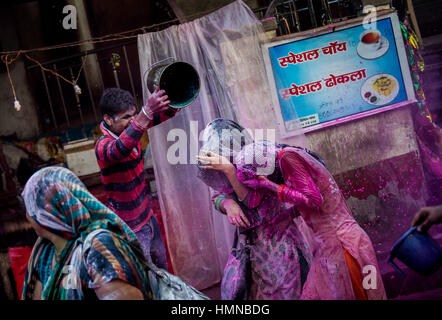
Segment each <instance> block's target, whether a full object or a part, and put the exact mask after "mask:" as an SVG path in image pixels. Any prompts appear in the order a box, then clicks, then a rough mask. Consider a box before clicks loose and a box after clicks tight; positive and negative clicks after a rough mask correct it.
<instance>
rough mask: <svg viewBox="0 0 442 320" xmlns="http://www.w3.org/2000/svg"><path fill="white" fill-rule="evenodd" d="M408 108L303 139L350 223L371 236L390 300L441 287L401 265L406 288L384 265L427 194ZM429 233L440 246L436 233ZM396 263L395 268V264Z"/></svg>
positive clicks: (439, 281)
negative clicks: (340, 197) (321, 162)
mask: <svg viewBox="0 0 442 320" xmlns="http://www.w3.org/2000/svg"><path fill="white" fill-rule="evenodd" d="M412 108H416V106H415V105H409V106H405V107H401V108H398V109H394V110H391V111H387V112H382V113H379V114H376V115H373V116H370V117H366V118H362V119H359V120H356V121H352V122H348V123H344V124H342V125H337V126H332V127H329V128H326V129H323V130H320V131H313V132H310V133H307V134H306V137H307V144H308V147H309V148H311V149H312V150H315V151H317V152H318V153H319V154H320V155H321V156H322V157H323V158H324V159H325V160H326V162H327V165H328V168H329V170H330V172H331V173H332V174H333V176H334V177H335V180H336V182H337V183H338V185H339V187H340V188H341V190H342V192H343V194H344V197H345V198H346V200H347V204H348V205H349V207H350V208H351V210H352V212H353V215H354V218H355V219H356V221H357V222H358V223H359V224H360V225H361V227H362V228H363V229H364V230H365V231H366V232H367V234H368V235H369V236H370V238H371V240H372V242H373V246H374V249H375V251H376V255H377V258H378V261H379V266H380V269H381V272H382V277H383V279H384V284H385V287H386V290H387V295H388V297H389V298H394V297H396V296H397V295H398V294H399V293H400V294H409V293H412V292H417V291H423V290H429V289H432V288H437V287H441V286H442V273H438V274H437V275H436V276H434V277H431V278H429V277H427V278H425V277H422V276H419V275H417V274H415V273H414V272H412V271H411V270H409V269H408V268H406V267H405V266H404V265H402V264H401V266H402V267H403V268H404V270H406V273H407V274H408V278H407V284H406V285H405V286H404V281H403V279H400V278H399V277H398V274H397V273H396V272H395V271H394V270H393V268H392V267H391V266H390V265H389V264H388V263H387V258H388V256H389V253H390V250H391V248H392V247H393V245H394V243H395V242H396V241H397V240H398V239H399V238H400V237H401V235H402V234H404V233H405V232H406V231H407V230H408V229H409V228H410V223H411V220H412V218H413V216H414V214H415V213H416V212H417V210H418V209H419V208H420V207H422V206H425V203H426V199H427V190H426V185H425V181H424V175H423V168H422V164H421V158H420V154H419V149H418V145H417V141H416V136H415V131H414V126H413V119H412ZM432 234H433V235H434V236H436V238H437V237H439V238H440V239H437V240H438V241H439V242H441V241H442V237H440V236H441V233H440V228H436V227H435V228H434V230H433V232H432ZM399 264H400V263H399Z"/></svg>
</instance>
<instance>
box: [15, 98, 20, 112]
mask: <svg viewBox="0 0 442 320" xmlns="http://www.w3.org/2000/svg"><path fill="white" fill-rule="evenodd" d="M14 108H15V110H17V111H20V110H21V105H20V102H18V100H15V101H14Z"/></svg>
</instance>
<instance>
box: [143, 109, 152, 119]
mask: <svg viewBox="0 0 442 320" xmlns="http://www.w3.org/2000/svg"><path fill="white" fill-rule="evenodd" d="M141 111H143V113H144V115H145V116H146V117H147V119H149V120H153V115H152V111H150V110H149V111H150V112H149V114H147V113H146V110H144V106H143V107H142V108H141Z"/></svg>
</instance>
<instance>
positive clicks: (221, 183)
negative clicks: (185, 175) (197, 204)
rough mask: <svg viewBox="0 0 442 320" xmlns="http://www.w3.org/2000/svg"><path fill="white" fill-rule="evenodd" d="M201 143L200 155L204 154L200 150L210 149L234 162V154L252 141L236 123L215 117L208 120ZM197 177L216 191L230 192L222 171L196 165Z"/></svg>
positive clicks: (230, 187) (231, 190)
mask: <svg viewBox="0 0 442 320" xmlns="http://www.w3.org/2000/svg"><path fill="white" fill-rule="evenodd" d="M203 141H204V142H203V145H202V147H201V151H200V155H202V156H205V154H204V153H203V152H202V150H205V151H211V152H213V153H216V154H219V155H221V156H224V157H226V158H227V159H229V161H230V162H231V163H235V159H236V155H237V154H238V153H239V152H240V151H241V149H242V148H243V147H244V146H245V145H247V144H249V143H252V142H253V139H252V136H251V135H250V133H249V132H248V131H247V130H245V129H244V128H243V127H242V126H240V125H239V124H238V123H236V122H234V121H232V120H228V119H222V118H217V119H215V120H213V121H212V122H210V123H209V124H208V125H207V126H206V128H205V129H204V132H203ZM198 168H199V172H198V178H200V179H201V180H202V181H203V182H204V183H205V184H207V185H208V186H209V187H211V188H213V189H214V190H216V191H219V192H223V193H232V192H233V188H232V186H231V184H230V182H229V180H228V179H227V177H226V176H225V174H224V173H222V172H219V171H217V170H211V169H202V168H200V167H199V166H198Z"/></svg>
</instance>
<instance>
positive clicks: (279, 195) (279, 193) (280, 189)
mask: <svg viewBox="0 0 442 320" xmlns="http://www.w3.org/2000/svg"><path fill="white" fill-rule="evenodd" d="M284 188H285V185H283V184H281V185H280V186H279V188H278V199H279V200H280V201H281V202H284V200H282V190H283V189H284Z"/></svg>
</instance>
